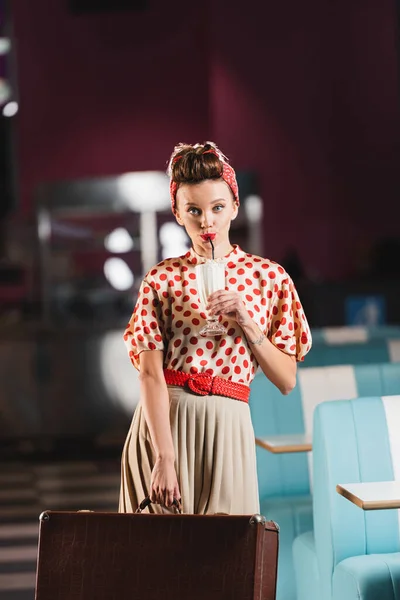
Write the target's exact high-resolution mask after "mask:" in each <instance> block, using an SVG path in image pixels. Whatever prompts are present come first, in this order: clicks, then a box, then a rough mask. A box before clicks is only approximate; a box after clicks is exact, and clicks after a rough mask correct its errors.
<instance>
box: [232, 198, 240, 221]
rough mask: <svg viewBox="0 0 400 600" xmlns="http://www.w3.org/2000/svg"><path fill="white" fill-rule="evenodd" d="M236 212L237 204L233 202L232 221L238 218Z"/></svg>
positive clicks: (237, 209)
mask: <svg viewBox="0 0 400 600" xmlns="http://www.w3.org/2000/svg"><path fill="white" fill-rule="evenodd" d="M238 212H239V206H238V203H237V202H235V204H234V212H233V217H232V221H234V220H235V219H236V217H237V216H238Z"/></svg>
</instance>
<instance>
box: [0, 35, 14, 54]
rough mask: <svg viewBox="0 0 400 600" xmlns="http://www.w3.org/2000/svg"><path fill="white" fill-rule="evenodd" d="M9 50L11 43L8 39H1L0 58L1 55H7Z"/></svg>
mask: <svg viewBox="0 0 400 600" xmlns="http://www.w3.org/2000/svg"><path fill="white" fill-rule="evenodd" d="M10 48H11V41H10V40H9V38H5V37H1V38H0V56H1V55H3V54H7V53H8V52H9V51H10Z"/></svg>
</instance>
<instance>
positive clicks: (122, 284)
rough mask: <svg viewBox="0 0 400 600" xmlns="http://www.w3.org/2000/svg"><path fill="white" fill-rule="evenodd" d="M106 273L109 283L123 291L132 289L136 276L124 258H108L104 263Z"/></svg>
mask: <svg viewBox="0 0 400 600" xmlns="http://www.w3.org/2000/svg"><path fill="white" fill-rule="evenodd" d="M104 275H105V278H106V279H107V281H108V283H109V284H110V285H111V286H112V287H113V288H114V289H115V290H118V291H121V292H124V291H126V290H129V289H131V287H132V286H133V282H134V281H135V277H134V275H133V273H132V271H131V269H130V268H129V266H128V265H127V264H126V262H125V261H124V260H122V258H117V257H114V258H108V259H107V260H106V262H105V263H104Z"/></svg>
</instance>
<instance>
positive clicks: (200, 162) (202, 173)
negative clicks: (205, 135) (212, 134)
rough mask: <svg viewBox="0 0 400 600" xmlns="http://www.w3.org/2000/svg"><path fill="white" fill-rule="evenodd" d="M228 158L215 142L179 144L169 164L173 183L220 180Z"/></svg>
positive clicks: (169, 172)
mask: <svg viewBox="0 0 400 600" xmlns="http://www.w3.org/2000/svg"><path fill="white" fill-rule="evenodd" d="M227 162H228V160H227V158H226V157H225V156H224V155H223V154H222V152H221V151H220V150H219V149H218V148H217V146H216V145H215V144H214V143H213V142H205V143H204V144H195V145H193V146H192V145H191V144H178V145H177V146H175V148H174V151H173V153H172V154H171V158H170V160H169V163H168V175H169V176H170V178H171V181H174V182H175V183H177V184H178V185H179V184H181V183H199V182H200V181H204V180H205V179H220V178H221V177H222V173H223V165H224V163H227Z"/></svg>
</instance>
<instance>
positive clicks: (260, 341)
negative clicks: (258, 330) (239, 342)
mask: <svg viewBox="0 0 400 600" xmlns="http://www.w3.org/2000/svg"><path fill="white" fill-rule="evenodd" d="M264 340H265V335H264V334H263V333H262V334H261V335H260V337H259V338H257V339H256V340H254V342H252V341H251V340H249V343H250V344H255V345H257V346H261V344H262V343H263V341H264Z"/></svg>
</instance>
